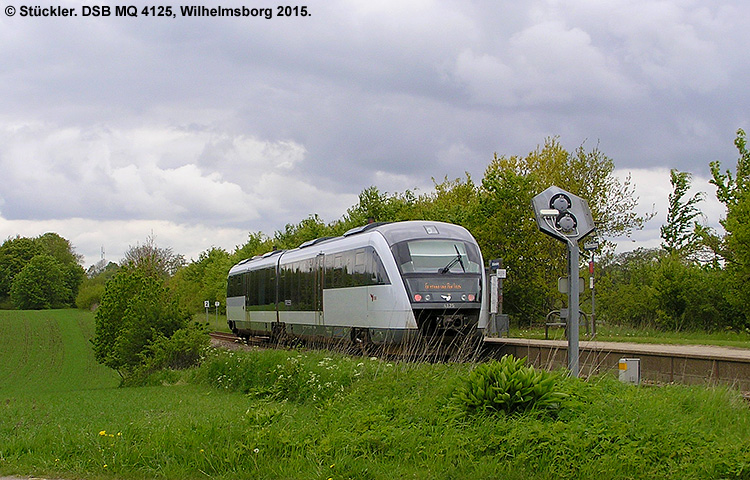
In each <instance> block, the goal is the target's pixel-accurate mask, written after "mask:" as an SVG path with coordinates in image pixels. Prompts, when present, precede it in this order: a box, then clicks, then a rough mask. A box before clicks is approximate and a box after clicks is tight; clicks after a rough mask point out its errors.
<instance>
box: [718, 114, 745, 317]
mask: <svg viewBox="0 0 750 480" xmlns="http://www.w3.org/2000/svg"><path fill="white" fill-rule="evenodd" d="M734 144H735V146H736V147H737V151H738V152H739V158H738V160H737V167H736V169H735V174H734V175H733V174H732V172H731V171H729V170H726V171H725V172H722V171H721V164H720V163H719V162H718V161H715V162H711V175H712V179H711V183H712V184H714V185H715V186H716V198H718V199H719V201H721V202H722V203H723V204H724V205H725V206H726V208H727V216H726V218H725V219H724V220H721V224H722V226H723V227H724V230H725V231H726V235H725V236H724V239H723V241H722V243H721V244H720V245H719V246H718V248H719V249H720V251H719V253H720V254H721V256H722V257H723V258H724V260H725V262H726V272H727V274H728V275H729V276H730V278H731V286H732V288H731V291H729V292H728V295H730V296H731V299H732V304H733V305H734V306H735V307H736V308H737V309H738V310H739V311H741V312H742V315H743V316H744V321H745V322H748V321H750V289H748V288H747V286H748V285H749V284H750V283H749V282H750V151H748V148H747V138H746V134H745V131H744V130H742V129H738V130H737V137H736V138H735V141H734Z"/></svg>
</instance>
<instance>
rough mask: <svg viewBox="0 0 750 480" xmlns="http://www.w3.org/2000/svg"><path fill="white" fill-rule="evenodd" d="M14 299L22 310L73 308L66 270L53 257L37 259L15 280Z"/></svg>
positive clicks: (43, 256)
mask: <svg viewBox="0 0 750 480" xmlns="http://www.w3.org/2000/svg"><path fill="white" fill-rule="evenodd" d="M10 298H11V300H12V301H13V304H14V305H15V307H16V308H18V309H21V310H30V309H31V310H41V309H47V308H62V307H64V306H66V305H69V302H70V298H71V292H70V289H69V288H68V286H67V279H66V275H65V268H64V266H63V265H62V264H60V262H59V261H58V260H57V259H55V258H54V257H52V256H50V255H37V256H35V257H34V258H32V259H31V261H29V263H27V264H26V266H25V267H24V268H23V270H21V271H20V272H19V273H18V274H17V275H16V276H15V277H14V279H13V285H12V286H11V289H10Z"/></svg>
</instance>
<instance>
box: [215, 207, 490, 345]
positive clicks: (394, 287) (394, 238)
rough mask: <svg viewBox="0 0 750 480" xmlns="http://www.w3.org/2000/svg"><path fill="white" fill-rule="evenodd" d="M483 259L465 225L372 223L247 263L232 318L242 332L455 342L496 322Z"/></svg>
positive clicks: (236, 274) (234, 273) (231, 304)
mask: <svg viewBox="0 0 750 480" xmlns="http://www.w3.org/2000/svg"><path fill="white" fill-rule="evenodd" d="M483 265H484V262H483V260H482V254H481V252H480V250H479V246H478V245H477V242H476V240H474V238H473V237H472V236H471V234H470V233H469V232H468V231H467V230H466V229H465V228H463V227H460V226H457V225H452V224H448V223H441V222H427V221H409V222H397V223H373V224H369V225H365V226H363V227H358V228H355V229H352V230H350V231H348V232H347V233H345V234H344V235H343V236H341V237H335V238H319V239H316V240H313V241H310V242H306V243H304V244H302V245H300V246H299V248H296V249H294V250H282V251H272V252H269V253H266V254H265V255H261V256H258V257H254V258H252V259H248V260H244V261H242V262H240V263H238V264H237V265H235V266H234V267H232V269H231V270H230V272H229V277H228V283H227V320H228V323H229V327H230V328H231V329H232V331H233V332H234V333H235V334H237V335H239V336H243V337H249V336H251V335H255V336H268V337H271V338H284V337H290V336H291V337H297V338H302V339H318V340H321V339H327V340H329V341H330V340H339V341H344V342H348V341H351V342H353V343H359V344H375V345H394V344H404V343H407V342H411V341H414V340H417V341H421V340H424V339H427V338H429V339H434V338H439V339H441V341H442V342H446V341H449V342H455V341H456V340H457V339H461V338H465V337H476V336H479V335H480V334H481V331H482V329H483V328H485V327H486V325H487V318H488V315H487V302H486V297H487V295H486V294H485V292H484V288H485V285H486V279H485V272H484V267H483Z"/></svg>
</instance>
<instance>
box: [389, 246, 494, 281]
mask: <svg viewBox="0 0 750 480" xmlns="http://www.w3.org/2000/svg"><path fill="white" fill-rule="evenodd" d="M393 253H394V255H395V257H396V261H397V263H398V266H399V268H400V269H401V272H402V273H435V272H440V273H448V272H451V273H479V272H481V271H482V270H481V265H480V261H479V251H478V250H477V248H476V246H475V245H473V244H467V243H465V242H462V241H460V240H413V241H407V242H401V243H398V244H396V245H395V246H394V247H393Z"/></svg>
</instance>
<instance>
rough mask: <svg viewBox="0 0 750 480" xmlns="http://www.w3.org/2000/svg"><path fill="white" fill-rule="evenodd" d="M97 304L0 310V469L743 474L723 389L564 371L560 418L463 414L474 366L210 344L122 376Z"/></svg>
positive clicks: (84, 475) (747, 461)
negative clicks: (98, 322) (188, 361)
mask: <svg viewBox="0 0 750 480" xmlns="http://www.w3.org/2000/svg"><path fill="white" fill-rule="evenodd" d="M92 329H93V316H92V315H91V314H90V313H84V312H78V311H46V312H0V347H2V348H0V474H5V475H8V474H13V475H23V476H29V475H35V476H45V477H48V478H66V479H76V478H81V479H86V480H95V479H122V480H130V479H155V478H164V479H183V480H184V479H188V480H191V479H201V478H217V479H251V478H252V479H255V478H259V479H264V478H267V479H276V478H281V479H299V478H303V479H308V478H309V479H322V480H328V479H333V480H339V479H389V480H392V479H395V478H417V479H463V478H466V479H472V480H475V479H495V478H508V479H527V478H530V479H553V478H554V479H557V478H580V479H597V480H604V479H633V478H644V479H645V478H672V479H681V480H682V479H705V478H735V479H737V478H739V479H750V408H748V404H747V403H746V402H745V401H744V400H742V398H741V396H740V395H739V393H738V392H735V391H731V390H727V389H723V388H717V389H708V388H702V387H686V386H680V385H669V386H664V387H648V388H644V387H634V386H629V385H624V384H620V383H619V382H617V381H616V380H614V378H611V377H601V378H595V379H591V380H589V381H588V382H583V381H579V380H576V379H561V380H560V387H559V388H561V389H563V390H564V391H565V392H567V393H568V394H569V395H570V397H569V398H568V400H567V401H566V402H565V403H564V405H563V408H562V409H561V410H560V412H559V414H558V415H556V416H540V415H526V416H510V417H505V416H491V415H486V416H478V417H467V416H463V415H460V414H458V413H457V411H456V409H455V408H453V407H452V405H453V403H452V401H451V395H452V392H453V391H454V390H455V389H456V388H457V386H459V385H461V383H462V382H463V379H464V378H465V376H466V375H467V373H468V371H469V370H470V369H471V368H472V366H471V365H468V364H461V365H450V364H438V365H430V364H416V365H415V364H401V363H396V362H392V361H388V360H383V359H377V358H366V357H365V358H361V357H359V358H351V357H345V356H342V355H338V354H334V353H331V352H307V351H295V350H293V351H252V352H247V353H245V352H216V353H211V354H209V355H208V357H207V358H206V361H205V362H204V364H203V366H202V367H201V368H199V369H197V370H193V371H183V372H167V373H165V374H162V375H160V376H158V377H155V378H154V381H155V384H156V385H157V386H151V387H140V388H118V384H119V377H118V376H117V374H115V373H113V372H111V371H109V370H107V369H105V368H103V367H101V366H99V365H97V364H96V363H95V362H94V361H93V356H92V354H91V350H90V347H89V342H88V338H90V337H91V335H92V333H93V331H92Z"/></svg>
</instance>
